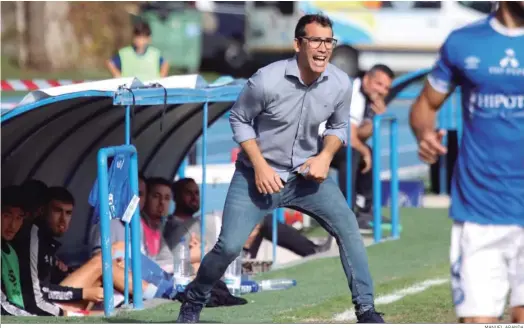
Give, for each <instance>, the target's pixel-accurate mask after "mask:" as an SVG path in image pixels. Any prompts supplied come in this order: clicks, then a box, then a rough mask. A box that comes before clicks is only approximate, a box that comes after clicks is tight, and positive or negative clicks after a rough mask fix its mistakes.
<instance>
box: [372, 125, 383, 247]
mask: <svg viewBox="0 0 524 328" xmlns="http://www.w3.org/2000/svg"><path fill="white" fill-rule="evenodd" d="M380 120H381V117H380V115H375V117H373V134H372V142H373V160H372V161H373V162H372V163H373V172H372V173H373V174H372V177H373V239H374V241H375V243H378V242H379V241H380V240H381V239H382V229H381V222H380V221H381V220H382V216H381V209H382V204H381V198H382V190H381V187H382V186H381V181H380V123H381V121H380Z"/></svg>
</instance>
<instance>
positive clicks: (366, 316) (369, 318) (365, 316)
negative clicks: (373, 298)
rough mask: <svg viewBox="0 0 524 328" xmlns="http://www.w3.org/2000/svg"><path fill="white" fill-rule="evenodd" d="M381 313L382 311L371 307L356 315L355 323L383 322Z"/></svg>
mask: <svg viewBox="0 0 524 328" xmlns="http://www.w3.org/2000/svg"><path fill="white" fill-rule="evenodd" d="M383 315H384V314H383V313H379V312H376V311H375V309H374V308H371V309H369V310H367V311H366V312H364V313H362V314H360V315H357V319H358V321H357V323H385V322H384V319H383V318H382V316H383Z"/></svg>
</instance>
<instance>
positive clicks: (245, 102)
mask: <svg viewBox="0 0 524 328" xmlns="http://www.w3.org/2000/svg"><path fill="white" fill-rule="evenodd" d="M264 104H265V99H264V85H263V81H262V73H261V72H260V71H258V72H257V73H255V74H254V75H253V76H252V77H251V78H250V79H249V80H248V81H247V82H246V85H245V86H244V89H243V90H242V92H241V93H240V95H239V96H238V99H237V101H236V103H235V104H234V105H233V107H232V108H231V112H230V115H229V124H231V129H232V130H233V140H235V141H236V142H237V143H239V144H240V143H242V142H244V141H246V140H250V139H256V137H257V134H256V132H255V129H254V128H253V119H254V118H255V117H256V116H257V115H258V114H259V113H260V112H261V111H262V109H263V108H264Z"/></svg>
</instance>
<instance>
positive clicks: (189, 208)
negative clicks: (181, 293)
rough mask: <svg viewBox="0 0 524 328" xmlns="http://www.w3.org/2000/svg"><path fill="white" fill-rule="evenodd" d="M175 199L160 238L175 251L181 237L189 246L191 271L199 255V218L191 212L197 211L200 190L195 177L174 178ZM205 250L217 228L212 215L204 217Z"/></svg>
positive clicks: (211, 242) (212, 244) (194, 269)
mask: <svg viewBox="0 0 524 328" xmlns="http://www.w3.org/2000/svg"><path fill="white" fill-rule="evenodd" d="M172 191H173V195H174V201H175V212H174V213H173V215H170V216H168V218H167V219H166V223H165V225H164V229H163V235H164V239H165V240H166V243H167V244H168V245H169V248H170V249H172V250H173V252H176V251H177V249H178V247H180V246H179V245H180V240H181V239H182V237H184V239H185V241H186V245H187V246H188V247H189V250H190V256H191V264H192V266H193V273H196V272H197V271H198V267H199V266H200V260H201V259H202V256H201V254H202V253H201V250H202V249H201V241H200V229H201V224H200V218H199V217H194V214H195V213H197V212H198V211H199V210H200V190H199V188H198V185H197V184H196V182H195V180H193V179H191V178H184V179H180V180H178V181H176V182H175V183H173V185H172ZM206 219H207V220H206V236H205V248H206V252H208V251H210V250H211V248H213V246H214V245H215V242H216V240H217V231H216V226H215V225H214V222H213V221H212V220H213V219H214V218H213V217H211V216H208V217H206Z"/></svg>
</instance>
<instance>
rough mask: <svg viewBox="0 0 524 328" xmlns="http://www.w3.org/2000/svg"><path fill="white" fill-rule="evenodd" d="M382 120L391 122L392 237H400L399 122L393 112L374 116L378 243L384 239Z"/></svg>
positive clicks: (374, 208)
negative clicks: (381, 152) (381, 178)
mask: <svg viewBox="0 0 524 328" xmlns="http://www.w3.org/2000/svg"><path fill="white" fill-rule="evenodd" d="M382 121H389V123H390V130H391V133H390V139H389V143H390V145H389V149H390V157H389V158H390V172H391V183H390V186H391V226H392V227H391V229H392V230H391V237H392V238H399V236H400V233H399V210H398V190H399V181H398V151H397V150H398V123H397V117H396V116H395V115H391V114H383V115H376V116H375V117H373V135H372V142H373V147H372V148H373V160H372V161H373V239H374V241H375V242H376V243H377V242H379V241H381V240H382V227H381V225H382V222H381V221H382V213H381V212H382V201H381V200H382V190H381V189H382V184H381V180H380V129H381V125H382Z"/></svg>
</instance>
